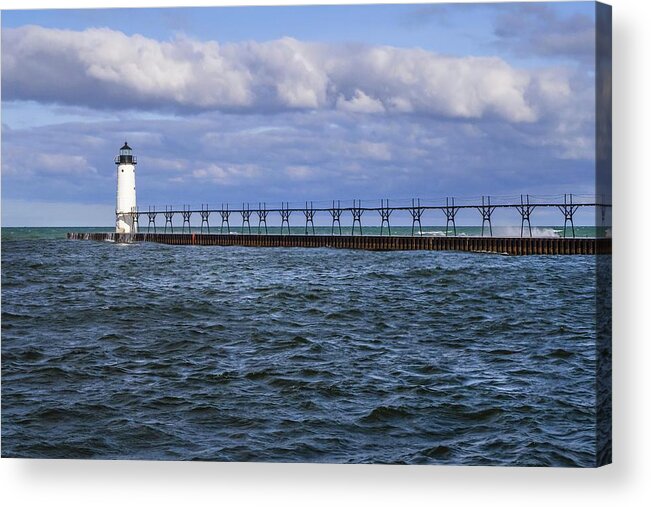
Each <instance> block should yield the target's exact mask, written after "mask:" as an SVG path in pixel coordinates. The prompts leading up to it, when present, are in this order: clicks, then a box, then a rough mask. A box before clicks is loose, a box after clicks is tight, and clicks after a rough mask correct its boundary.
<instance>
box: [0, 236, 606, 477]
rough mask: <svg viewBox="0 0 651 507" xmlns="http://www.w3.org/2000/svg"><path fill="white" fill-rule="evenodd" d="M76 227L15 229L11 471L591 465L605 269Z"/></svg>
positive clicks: (8, 434)
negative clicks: (172, 242) (57, 463)
mask: <svg viewBox="0 0 651 507" xmlns="http://www.w3.org/2000/svg"><path fill="white" fill-rule="evenodd" d="M67 230H71V229H3V231H2V239H3V241H2V455H3V457H35V458H103V459H174V460H175V459H183V460H187V459H196V460H219V461H231V460H232V461H291V462H334V463H430V464H474V465H478V464H485V465H542V466H547V465H553V466H594V464H595V460H596V453H597V451H596V446H597V443H596V434H597V428H596V423H595V418H596V394H595V368H596V360H597V357H596V346H595V335H596V326H597V322H596V313H595V304H596V283H595V276H596V262H595V258H594V257H591V256H527V257H505V256H501V255H492V254H472V253H461V252H430V251H408V252H370V251H349V250H333V249H302V248H294V249H282V248H276V249H256V248H240V247H199V246H196V247H192V246H187V247H179V246H166V245H160V244H154V243H140V244H130V245H118V244H111V243H101V242H91V241H68V240H66V239H65V231H67ZM86 230H88V229H86ZM213 232H215V231H213Z"/></svg>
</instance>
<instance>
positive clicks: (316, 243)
mask: <svg viewBox="0 0 651 507" xmlns="http://www.w3.org/2000/svg"><path fill="white" fill-rule="evenodd" d="M68 239H75V240H92V241H114V242H117V243H131V242H141V241H149V242H153V243H163V244H166V245H202V246H248V247H301V248H347V249H354V250H378V251H390V250H457V251H462V252H492V253H500V254H508V255H595V254H610V253H611V251H612V241H611V239H610V238H490V237H483V238H482V237H459V236H447V237H439V236H326V235H320V236H306V235H295V236H280V235H257V234H196V233H194V234H192V233H188V234H157V233H153V234H151V233H137V234H121V233H115V232H69V233H68Z"/></svg>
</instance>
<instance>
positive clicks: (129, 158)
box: [115, 141, 138, 165]
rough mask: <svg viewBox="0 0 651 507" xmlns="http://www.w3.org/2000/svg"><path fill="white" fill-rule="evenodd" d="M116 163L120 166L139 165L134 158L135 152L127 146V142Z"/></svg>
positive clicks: (121, 149) (116, 158)
mask: <svg viewBox="0 0 651 507" xmlns="http://www.w3.org/2000/svg"><path fill="white" fill-rule="evenodd" d="M115 163H116V164H118V165H120V164H133V165H136V164H137V163H138V161H137V160H136V157H134V156H133V150H132V149H131V147H130V146H129V145H128V144H127V142H126V141H124V146H123V147H122V148H120V154H119V155H118V156H117V157H115Z"/></svg>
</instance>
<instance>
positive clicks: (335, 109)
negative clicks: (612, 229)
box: [2, 2, 595, 226]
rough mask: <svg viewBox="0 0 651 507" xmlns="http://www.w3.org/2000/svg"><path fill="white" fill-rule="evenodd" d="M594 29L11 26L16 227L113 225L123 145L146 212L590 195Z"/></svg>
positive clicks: (525, 14) (495, 10) (559, 17)
mask: <svg viewBox="0 0 651 507" xmlns="http://www.w3.org/2000/svg"><path fill="white" fill-rule="evenodd" d="M594 30H595V27H594V4H593V3H592V2H568V3H565V2H564V3H540V4H533V5H531V4H482V5H479V4H476V5H473V4H466V5H462V4H456V5H452V4H450V5H445V4H437V5H383V6H312V7H246V8H242V7H241V8H237V7H222V8H219V7H215V8H187V9H186V8H183V9H89V10H43V11H4V12H3V13H2V62H3V63H2V211H3V225H5V226H13V225H76V224H79V225H110V224H111V223H112V221H113V214H112V213H113V211H112V210H113V207H114V199H115V181H114V179H115V172H114V166H113V164H112V160H113V156H114V155H115V153H116V152H117V150H118V148H119V146H120V145H121V143H122V142H124V140H125V139H126V140H128V141H129V143H130V144H131V145H132V146H133V148H134V150H135V152H136V154H137V155H138V157H139V161H140V163H139V166H138V175H137V178H138V180H137V184H138V201H139V204H140V205H141V206H147V205H149V204H151V205H154V204H155V205H159V206H161V205H164V204H174V205H177V206H180V205H181V204H192V205H196V206H197V207H198V206H199V204H201V203H210V204H213V205H216V206H217V205H219V203H221V202H231V203H237V202H242V201H251V202H258V201H260V200H263V201H268V202H279V201H281V200H285V201H304V200H306V199H307V200H314V201H321V200H328V199H333V198H334V199H344V200H346V199H352V198H362V199H369V200H373V199H380V198H387V197H389V198H392V199H407V198H411V197H421V198H423V199H438V198H444V197H445V196H452V195H454V196H457V197H458V198H459V199H463V198H474V197H475V196H481V195H488V194H491V195H496V196H515V195H519V194H520V193H531V194H536V195H557V194H563V193H565V192H573V193H577V194H583V195H586V194H590V193H592V192H594V164H595V160H594V142H595V140H594V130H595V125H594V70H595V68H594ZM39 209H42V210H47V212H45V211H44V212H43V214H42V215H41V214H39V212H38V211H37V210H39ZM559 215H560V214H559ZM577 217H578V215H577ZM559 218H560V216H559V217H556V216H555V215H554V216H549V217H546V216H545V215H542V216H541V220H543V221H544V222H546V223H551V222H554V221H558V220H559ZM578 218H579V219H580V220H581V221H582V222H584V223H590V221H591V218H592V217H591V215H589V214H587V213H586V214H585V216H584V217H578ZM509 220H511V221H513V222H514V223H515V222H517V217H507V216H505V217H504V218H503V221H504V222H507V221H509Z"/></svg>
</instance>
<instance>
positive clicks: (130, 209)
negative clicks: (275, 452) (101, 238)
mask: <svg viewBox="0 0 651 507" xmlns="http://www.w3.org/2000/svg"><path fill="white" fill-rule="evenodd" d="M137 163H138V161H137V160H136V157H134V156H133V152H132V150H131V148H130V147H129V145H128V144H127V142H126V141H125V142H124V146H123V147H122V148H120V154H119V155H118V156H117V157H115V164H116V165H117V168H118V169H117V171H118V195H117V201H116V204H115V232H123V233H136V232H138V222H137V221H136V220H134V215H133V213H134V212H135V211H136V164H137Z"/></svg>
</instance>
